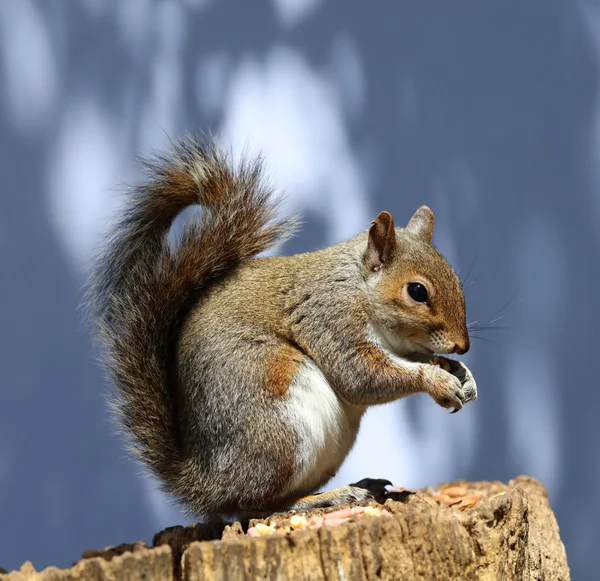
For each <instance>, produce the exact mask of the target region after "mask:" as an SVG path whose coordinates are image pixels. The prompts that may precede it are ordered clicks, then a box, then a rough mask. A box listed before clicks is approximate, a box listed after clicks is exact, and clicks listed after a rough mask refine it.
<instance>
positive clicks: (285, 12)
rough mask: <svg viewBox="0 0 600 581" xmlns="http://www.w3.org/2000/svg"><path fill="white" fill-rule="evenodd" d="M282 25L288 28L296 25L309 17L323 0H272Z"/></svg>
mask: <svg viewBox="0 0 600 581" xmlns="http://www.w3.org/2000/svg"><path fill="white" fill-rule="evenodd" d="M271 1H272V2H273V8H274V9H275V13H276V14H277V17H278V18H279V22H280V24H281V25H283V26H285V27H286V28H292V27H293V26H296V25H297V24H298V23H299V22H300V21H301V20H304V19H305V18H308V16H310V15H311V14H312V13H313V12H315V10H316V9H317V7H318V5H319V4H320V3H321V2H322V1H323V0H271Z"/></svg>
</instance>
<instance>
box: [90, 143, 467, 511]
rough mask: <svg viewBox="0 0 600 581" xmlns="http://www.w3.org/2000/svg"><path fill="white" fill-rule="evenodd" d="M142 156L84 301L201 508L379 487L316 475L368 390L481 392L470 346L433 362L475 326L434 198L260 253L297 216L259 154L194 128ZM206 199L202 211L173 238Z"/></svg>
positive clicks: (144, 457) (361, 496)
mask: <svg viewBox="0 0 600 581" xmlns="http://www.w3.org/2000/svg"><path fill="white" fill-rule="evenodd" d="M144 166H145V168H146V169H147V170H148V174H149V175H148V176H147V178H146V180H145V181H143V182H142V183H141V185H139V186H137V187H135V188H132V189H131V190H130V191H129V193H128V194H127V201H126V204H125V207H124V210H123V215H122V217H121V219H120V220H119V221H118V223H117V224H116V226H115V227H114V228H113V230H112V231H111V233H110V235H109V237H108V239H107V243H106V244H105V246H104V247H103V249H102V251H101V253H100V255H99V257H98V259H97V261H96V263H95V265H94V269H93V273H92V275H91V278H90V281H89V285H88V289H87V305H88V307H89V315H90V316H91V317H92V320H93V322H94V326H95V331H96V333H97V336H98V338H99V342H100V345H101V348H102V349H103V352H104V356H105V366H106V367H107V369H108V371H109V375H110V377H111V379H112V381H113V383H114V384H115V386H116V394H117V395H116V396H115V398H114V400H113V402H112V406H113V408H114V410H115V412H116V414H117V417H118V420H119V422H120V425H121V426H122V428H123V429H124V432H125V434H126V435H127V436H128V437H129V440H130V442H131V448H132V450H133V451H134V453H135V454H136V455H137V457H138V458H139V459H140V460H141V461H142V463H143V464H145V465H146V466H147V467H148V468H149V469H150V471H151V472H152V473H153V474H154V475H155V476H156V477H157V478H158V480H159V482H160V484H161V487H162V489H163V490H164V491H165V492H166V493H167V494H169V495H171V496H172V497H174V498H175V499H176V500H178V501H179V502H180V504H181V505H182V506H183V507H184V508H185V509H187V511H188V512H189V513H191V514H195V515H199V516H203V515H204V516H209V517H210V516H211V515H214V516H218V515H227V514H234V515H252V514H256V513H260V512H261V511H274V510H284V509H285V510H301V509H311V508H318V507H325V506H336V505H339V504H342V503H346V502H348V501H366V500H368V499H371V498H372V491H371V490H370V489H369V488H370V487H369V486H368V485H364V482H366V481H367V480H370V479H366V480H365V481H361V482H363V485H360V483H359V484H357V485H349V486H342V487H340V488H336V489H334V490H331V491H329V492H321V493H315V491H316V490H318V489H319V488H320V487H321V486H323V485H324V484H325V483H326V482H327V481H328V480H329V479H330V478H331V477H332V476H333V475H335V473H336V471H337V470H338V468H339V467H340V465H341V463H342V462H343V460H344V459H345V458H346V456H347V455H348V453H349V452H350V450H351V448H352V447H353V445H354V442H355V439H356V437H357V433H358V430H359V426H360V422H361V418H362V416H363V414H364V412H365V410H366V409H367V408H368V407H369V406H374V405H378V404H384V403H387V402H392V401H394V400H397V399H399V398H402V397H405V396H408V395H410V394H414V393H426V394H429V395H430V396H431V397H432V398H433V399H434V401H435V402H436V403H437V404H439V405H440V406H442V407H444V408H453V409H454V411H458V410H460V409H461V408H462V407H463V405H464V404H465V403H466V402H468V401H472V400H474V399H476V397H477V388H476V384H475V381H474V379H473V376H472V374H471V372H470V371H469V370H468V369H467V368H466V366H465V365H464V364H462V363H460V362H458V361H455V360H449V359H445V358H444V359H445V362H446V365H445V366H446V368H447V369H449V371H447V370H445V369H444V368H443V367H444V366H440V365H436V364H432V363H430V361H431V360H432V357H433V355H434V353H438V354H441V353H443V354H449V353H457V354H463V353H466V352H467V351H468V349H469V334H468V330H467V324H466V314H465V299H464V295H463V290H462V287H461V283H460V281H459V279H458V277H457V275H456V274H455V272H454V271H453V270H452V268H451V267H450V265H449V264H448V262H447V261H446V260H445V259H444V258H443V257H442V255H441V254H440V253H439V252H438V250H436V248H435V247H434V246H433V245H432V244H431V238H432V234H433V225H434V215H433V213H432V211H431V210H430V209H429V208H428V207H426V206H422V207H421V208H419V209H418V210H417V211H416V213H415V214H414V215H413V216H412V218H411V219H410V221H409V222H408V224H407V226H406V228H399V227H396V226H395V225H394V220H393V218H392V216H391V214H390V213H388V212H381V213H380V214H379V215H378V216H377V217H376V218H375V220H374V221H373V222H372V223H371V225H370V228H369V229H368V230H365V231H363V232H361V233H359V234H358V235H357V236H355V237H354V238H351V239H349V240H346V241H343V242H341V243H339V244H336V245H334V246H331V247H329V248H325V249H322V250H317V251H314V252H307V253H303V254H296V255H293V256H267V257H265V256H262V257H257V255H258V254H261V253H263V252H264V251H266V250H268V249H269V248H271V247H273V246H274V245H276V244H279V243H282V242H283V241H285V240H286V239H287V238H288V237H289V236H291V235H292V234H293V233H294V232H295V230H296V226H297V221H296V219H295V218H281V217H280V202H281V200H280V198H278V197H276V196H274V194H273V192H272V190H271V188H270V187H269V186H268V185H267V184H266V183H265V182H264V179H263V173H264V172H263V169H262V167H263V163H262V159H261V158H260V157H258V158H256V159H250V160H249V159H246V160H243V161H242V162H240V163H238V164H234V163H233V162H232V161H231V160H230V159H229V157H228V156H226V155H225V154H224V153H223V152H222V151H221V150H220V149H219V147H218V146H217V145H216V144H215V142H214V141H213V140H211V139H209V138H206V139H202V140H198V139H194V138H186V139H184V140H182V141H180V142H177V143H174V144H172V145H171V149H170V150H169V153H167V154H165V155H162V156H156V157H155V158H154V159H151V160H146V161H144ZM193 205H198V206H200V207H201V214H200V215H199V216H198V217H196V218H194V219H191V220H190V221H189V223H187V224H186V225H185V227H184V230H183V233H182V235H181V238H180V239H179V240H178V241H177V243H175V244H173V242H172V240H171V241H169V233H170V230H171V227H172V224H173V221H174V219H175V218H176V217H177V216H178V215H179V214H180V212H181V211H182V210H184V209H185V208H187V207H189V206H193ZM438 359H439V358H438ZM373 482H375V484H377V483H379V484H381V483H382V482H383V483H385V484H389V482H388V481H381V480H379V481H375V480H373V481H371V483H373Z"/></svg>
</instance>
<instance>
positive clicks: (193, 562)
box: [0, 476, 570, 581]
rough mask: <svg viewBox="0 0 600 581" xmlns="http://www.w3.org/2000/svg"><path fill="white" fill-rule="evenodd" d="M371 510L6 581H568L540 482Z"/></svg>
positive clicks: (167, 536) (176, 542)
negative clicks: (216, 580)
mask: <svg viewBox="0 0 600 581" xmlns="http://www.w3.org/2000/svg"><path fill="white" fill-rule="evenodd" d="M372 506H373V507H375V508H371V509H368V510H367V511H366V512H363V509H362V508H360V509H357V508H355V509H354V511H353V513H354V514H352V516H350V517H349V518H348V519H347V520H346V519H342V518H330V517H325V521H324V520H323V515H324V514H328V513H330V512H331V509H330V510H329V511H327V510H322V511H313V512H311V513H309V514H306V515H304V514H303V515H297V516H296V517H295V519H294V520H292V521H291V520H290V519H291V516H293V515H290V514H276V515H272V516H271V517H269V518H267V519H265V520H263V521H251V522H250V526H251V527H252V529H253V530H252V531H251V533H252V534H255V535H261V536H259V537H258V538H254V537H252V536H249V535H248V534H247V532H245V531H244V529H243V528H242V526H241V525H240V523H234V524H233V525H228V526H226V527H225V528H224V529H223V527H222V526H217V525H206V524H199V525H194V526H192V527H188V528H184V527H172V528H170V529H166V530H165V531H162V532H161V533H158V534H157V535H156V536H155V538H154V542H153V545H154V547H153V548H148V547H146V546H145V544H144V543H135V544H133V545H121V546H119V547H111V548H108V549H104V550H101V551H86V553H85V554H84V556H83V558H82V559H81V560H80V561H79V562H77V563H75V564H74V566H73V567H72V568H71V569H66V570H60V569H57V568H54V567H50V568H48V569H45V570H44V571H41V572H39V573H38V572H36V571H35V570H34V569H33V567H32V565H31V563H29V562H27V563H25V564H24V565H23V566H22V567H21V570H20V571H15V572H12V573H9V574H6V575H0V581H30V580H31V581H55V580H56V581H59V580H60V581H66V580H72V579H73V580H74V579H78V580H83V579H93V580H99V581H100V580H106V581H121V580H126V579H128V580H129V579H139V580H144V581H155V580H156V581H158V580H161V581H162V580H168V581H170V580H174V581H175V580H176V581H179V580H180V579H182V580H184V581H208V580H212V579H219V580H220V579H230V580H237V579H240V580H250V579H282V580H284V579H302V580H313V579H314V580H324V579H327V580H329V579H336V580H340V581H343V580H350V581H354V580H380V579H394V580H396V579H397V580H407V581H411V580H414V579H423V580H430V579H431V580H441V581H454V580H456V581H465V580H473V581H475V580H492V579H493V580H517V579H518V580H535V581H538V580H539V581H542V580H543V581H567V580H568V579H570V575H569V568H568V565H567V557H566V553H565V549H564V546H563V544H562V542H561V540H560V536H559V531H558V525H557V523H556V519H555V518H554V514H553V513H552V510H551V508H550V505H549V503H548V497H547V494H546V490H545V488H544V487H543V486H542V485H541V484H540V483H539V482H537V481H536V480H534V479H532V478H528V477H525V476H521V477H518V478H516V479H514V480H511V481H510V482H509V483H508V485H504V484H502V483H500V482H476V483H469V482H465V481H456V482H452V483H448V484H444V485H440V486H439V487H438V489H432V488H427V489H423V490H419V491H415V492H414V493H412V492H408V491H407V492H404V493H402V492H395V493H391V494H390V497H389V498H387V500H385V504H384V505H383V506H381V505H379V506H378V507H376V503H372ZM382 509H385V510H384V512H383V513H382ZM337 510H339V509H337ZM348 513H349V511H346V514H348ZM370 514H380V516H370ZM338 515H340V513H338ZM302 516H305V517H306V519H303V518H302ZM333 516H335V515H333ZM290 523H291V524H293V525H294V526H295V527H296V528H303V530H291V526H290ZM311 523H312V524H311ZM311 526H312V527H313V528H310V527H311ZM263 535H264V536H263ZM215 539H217V540H215Z"/></svg>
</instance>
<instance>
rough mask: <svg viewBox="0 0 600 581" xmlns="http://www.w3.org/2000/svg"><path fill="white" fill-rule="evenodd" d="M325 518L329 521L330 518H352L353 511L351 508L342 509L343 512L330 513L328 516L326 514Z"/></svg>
mask: <svg viewBox="0 0 600 581" xmlns="http://www.w3.org/2000/svg"><path fill="white" fill-rule="evenodd" d="M323 516H324V517H325V520H329V519H330V518H333V519H337V518H349V517H351V516H352V509H351V508H342V510H336V511H334V512H328V513H327V514H324V515H323Z"/></svg>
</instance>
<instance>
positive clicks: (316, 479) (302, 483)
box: [284, 360, 366, 494]
mask: <svg viewBox="0 0 600 581" xmlns="http://www.w3.org/2000/svg"><path fill="white" fill-rule="evenodd" d="M287 395H288V397H287V398H286V402H285V404H284V405H285V417H286V419H287V420H288V422H289V424H290V428H291V429H292V431H293V432H294V433H295V434H296V438H297V446H296V456H295V459H294V460H295V466H294V476H293V478H292V480H291V481H290V484H289V486H288V488H287V490H286V491H285V493H286V494H287V493H291V492H300V493H302V494H304V493H306V492H309V491H311V490H313V489H314V488H315V487H316V486H319V485H320V484H321V483H323V482H325V481H327V480H329V479H330V478H331V477H333V475H334V474H335V473H336V472H337V470H338V468H339V467H340V465H341V463H342V462H343V461H344V459H345V458H346V456H347V455H348V452H350V449H351V448H352V446H353V445H354V442H355V440H356V435H357V434H358V429H359V427H360V420H361V418H362V416H363V414H364V411H365V409H366V408H365V407H362V406H360V407H357V406H349V405H347V404H345V403H344V402H342V401H341V400H340V399H339V398H338V396H337V395H336V393H335V392H334V390H333V389H332V387H331V386H330V385H329V383H328V382H327V380H326V379H325V376H324V375H323V373H322V372H321V370H320V369H319V368H318V367H317V366H316V365H315V364H314V363H313V362H312V361H310V360H307V361H306V362H305V363H304V364H303V366H302V368H301V370H300V371H299V372H298V374H297V375H296V377H295V378H294V380H293V381H292V383H291V385H290V387H289V389H288V394H287Z"/></svg>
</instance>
